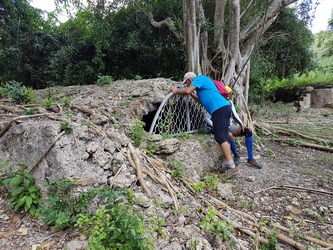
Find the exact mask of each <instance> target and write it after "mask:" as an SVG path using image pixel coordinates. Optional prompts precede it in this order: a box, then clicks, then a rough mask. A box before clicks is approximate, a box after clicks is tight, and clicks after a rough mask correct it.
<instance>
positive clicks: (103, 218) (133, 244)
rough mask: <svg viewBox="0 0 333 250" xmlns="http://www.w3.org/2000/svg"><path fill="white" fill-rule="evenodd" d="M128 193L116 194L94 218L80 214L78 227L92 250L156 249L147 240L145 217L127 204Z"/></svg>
mask: <svg viewBox="0 0 333 250" xmlns="http://www.w3.org/2000/svg"><path fill="white" fill-rule="evenodd" d="M124 195H125V198H128V196H126V194H125V193H124V192H113V193H111V194H109V195H108V196H107V198H108V200H107V202H106V204H105V205H104V206H101V207H100V208H99V209H98V210H97V212H96V213H95V214H94V215H88V214H80V215H79V216H78V220H77V223H76V226H78V227H79V228H81V229H83V234H84V235H85V236H86V237H88V238H89V246H88V249H101V250H103V249H105V250H106V249H119V250H120V249H123V250H125V249H142V250H143V249H153V244H152V240H151V238H148V237H146V235H145V233H146V229H145V227H144V224H143V218H142V215H140V214H138V213H137V211H134V210H133V209H132V207H130V206H129V205H128V204H127V203H126V202H125V201H124V199H123V198H124V197H123V196H124Z"/></svg>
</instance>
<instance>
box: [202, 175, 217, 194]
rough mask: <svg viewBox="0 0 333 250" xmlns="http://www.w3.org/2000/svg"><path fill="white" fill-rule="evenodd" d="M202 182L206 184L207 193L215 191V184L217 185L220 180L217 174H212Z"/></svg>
mask: <svg viewBox="0 0 333 250" xmlns="http://www.w3.org/2000/svg"><path fill="white" fill-rule="evenodd" d="M204 181H205V183H206V188H207V190H209V191H213V190H216V188H217V184H218V183H219V181H220V179H219V176H218V175H217V174H213V175H211V176H208V177H205V178H204Z"/></svg>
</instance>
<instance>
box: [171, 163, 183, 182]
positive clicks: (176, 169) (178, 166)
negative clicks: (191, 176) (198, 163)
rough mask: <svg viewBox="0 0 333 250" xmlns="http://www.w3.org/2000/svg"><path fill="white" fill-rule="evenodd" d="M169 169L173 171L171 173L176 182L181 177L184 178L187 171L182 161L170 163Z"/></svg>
mask: <svg viewBox="0 0 333 250" xmlns="http://www.w3.org/2000/svg"><path fill="white" fill-rule="evenodd" d="M168 167H170V168H171V169H172V170H173V171H172V172H171V176H172V177H173V178H175V179H176V180H179V179H180V178H181V177H183V171H184V170H185V169H186V167H185V166H184V165H183V164H182V163H181V162H180V161H172V162H169V163H168Z"/></svg>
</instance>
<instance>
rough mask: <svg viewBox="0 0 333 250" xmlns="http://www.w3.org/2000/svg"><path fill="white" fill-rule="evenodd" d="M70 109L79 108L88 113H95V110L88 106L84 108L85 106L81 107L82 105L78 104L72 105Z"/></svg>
mask: <svg viewBox="0 0 333 250" xmlns="http://www.w3.org/2000/svg"><path fill="white" fill-rule="evenodd" d="M70 109H77V110H79V111H81V112H83V113H87V114H89V115H92V114H93V113H94V111H93V110H91V109H87V108H83V107H80V106H77V105H71V107H70Z"/></svg>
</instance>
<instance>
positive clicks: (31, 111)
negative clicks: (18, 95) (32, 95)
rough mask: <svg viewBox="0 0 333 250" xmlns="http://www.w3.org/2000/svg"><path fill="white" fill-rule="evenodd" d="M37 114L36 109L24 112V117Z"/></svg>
mask: <svg viewBox="0 0 333 250" xmlns="http://www.w3.org/2000/svg"><path fill="white" fill-rule="evenodd" d="M36 113H37V110H36V109H28V110H26V111H25V112H24V114H25V115H34V114H36Z"/></svg>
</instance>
